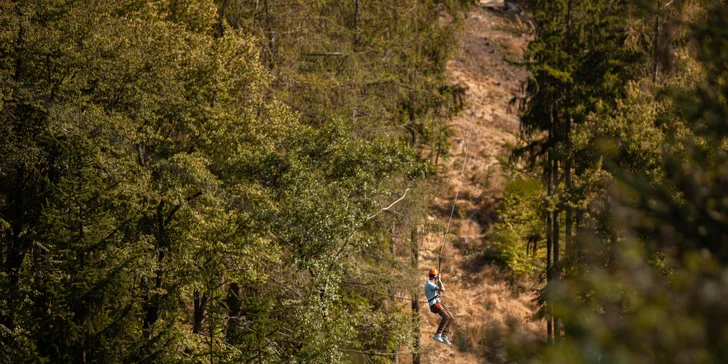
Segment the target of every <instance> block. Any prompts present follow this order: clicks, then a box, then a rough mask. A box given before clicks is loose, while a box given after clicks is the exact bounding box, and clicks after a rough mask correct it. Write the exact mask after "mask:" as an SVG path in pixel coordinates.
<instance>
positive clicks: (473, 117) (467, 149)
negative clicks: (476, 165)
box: [437, 109, 475, 275]
mask: <svg viewBox="0 0 728 364" xmlns="http://www.w3.org/2000/svg"><path fill="white" fill-rule="evenodd" d="M474 119H475V109H473V110H471V111H470V130H469V131H468V142H467V143H466V144H465V158H464V160H463V167H462V168H461V169H460V177H459V178H458V187H457V189H456V190H455V199H454V200H453V201H452V209H451V210H450V219H449V220H448V221H447V229H445V235H444V236H443V237H442V247H440V255H439V256H438V257H437V272H438V273H439V274H440V275H442V273H441V272H440V264H441V263H442V252H443V251H444V250H445V244H446V243H447V234H448V233H449V232H450V224H451V223H452V215H453V214H454V213H455V204H457V202H458V194H459V193H460V184H461V183H462V181H463V174H464V173H465V165H466V164H468V151H469V150H470V136H471V135H472V134H473V120H474Z"/></svg>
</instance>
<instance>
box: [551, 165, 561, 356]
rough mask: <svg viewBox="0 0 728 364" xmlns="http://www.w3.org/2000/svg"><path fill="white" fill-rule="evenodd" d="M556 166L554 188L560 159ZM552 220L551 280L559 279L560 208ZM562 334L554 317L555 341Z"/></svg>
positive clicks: (555, 211) (556, 210) (554, 169)
mask: <svg viewBox="0 0 728 364" xmlns="http://www.w3.org/2000/svg"><path fill="white" fill-rule="evenodd" d="M553 162H554V167H553V174H552V177H553V179H554V181H553V183H554V189H556V186H558V178H559V160H558V159H556V158H555V159H554V160H553ZM552 220H553V221H552V222H553V224H554V226H553V229H552V232H553V235H554V238H553V240H554V241H553V246H554V253H553V254H554V257H553V264H552V265H551V270H552V271H553V273H551V280H552V281H554V280H557V281H558V280H559V278H560V277H559V272H560V270H559V208H558V207H557V208H555V209H554V213H553V218H552ZM560 335H561V330H560V329H559V320H558V318H556V317H554V342H556V341H558V340H559V336H560Z"/></svg>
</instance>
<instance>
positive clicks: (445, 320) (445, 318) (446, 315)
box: [437, 302, 452, 335]
mask: <svg viewBox="0 0 728 364" xmlns="http://www.w3.org/2000/svg"><path fill="white" fill-rule="evenodd" d="M437 314H438V315H440V317H442V319H440V325H439V326H437V333H438V334H439V335H447V334H448V332H449V331H448V326H450V321H452V315H451V314H450V311H448V309H447V308H445V306H444V305H443V304H442V302H440V310H438V311H437Z"/></svg>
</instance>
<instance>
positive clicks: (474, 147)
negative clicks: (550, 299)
mask: <svg viewBox="0 0 728 364" xmlns="http://www.w3.org/2000/svg"><path fill="white" fill-rule="evenodd" d="M531 39H532V33H531V28H530V26H529V25H528V23H527V22H525V23H524V21H523V20H522V14H521V15H519V14H518V13H517V12H514V11H512V10H511V11H505V10H492V8H490V7H489V8H488V9H486V8H485V7H481V8H478V9H476V10H473V11H471V12H470V13H469V14H468V16H467V18H466V19H465V27H464V31H463V34H462V35H461V50H460V53H459V55H458V56H457V57H455V58H454V59H453V60H451V61H450V63H449V64H448V72H449V75H450V77H451V79H452V82H454V83H457V84H458V85H460V86H462V87H464V88H465V89H466V90H467V91H466V96H465V105H466V110H467V111H466V112H463V113H462V115H460V116H458V117H455V118H453V119H452V120H451V121H450V127H451V128H452V129H453V131H454V133H455V135H454V136H453V138H452V139H451V142H452V143H451V147H450V148H451V149H450V151H451V157H450V158H449V159H448V160H446V161H441V162H440V163H441V166H440V176H441V181H442V189H441V191H440V195H439V196H438V197H433V200H432V203H431V205H432V215H433V216H431V218H430V220H431V222H439V223H440V224H441V225H442V226H446V225H447V219H448V217H449V213H450V208H451V206H452V202H453V199H454V198H455V192H456V188H457V184H458V176H459V173H460V168H461V166H462V163H463V157H464V152H465V146H466V141H467V134H468V128H469V127H470V123H471V121H472V123H473V134H472V139H471V142H470V148H469V152H468V155H469V160H468V163H467V165H466V168H465V174H464V177H463V181H462V186H461V188H460V194H459V196H458V201H457V203H456V211H455V216H454V219H453V222H452V226H451V229H450V234H449V239H448V245H447V246H446V248H445V253H444V255H443V266H442V275H443V280H444V282H445V285H446V288H447V289H448V292H446V293H445V295H444V296H443V297H444V300H445V303H446V304H447V305H448V307H450V308H451V310H452V311H453V313H454V315H455V322H456V326H455V328H454V335H453V336H454V337H453V338H452V339H454V340H453V341H454V344H453V346H451V347H447V346H445V345H443V344H440V343H437V342H435V341H434V340H432V338H431V337H432V335H433V334H434V333H435V330H436V327H437V323H438V322H439V316H437V315H434V314H432V313H430V312H429V310H428V309H427V306H426V304H425V303H424V301H423V304H422V306H423V307H422V309H421V310H420V319H421V323H422V327H421V334H422V353H423V355H422V362H423V363H479V362H501V361H504V360H507V358H506V356H505V355H506V354H505V350H504V347H503V336H504V334H506V333H507V334H521V335H524V336H526V337H531V338H534V337H535V338H540V337H543V336H545V333H544V332H543V331H544V325H543V324H542V323H540V322H534V321H532V320H531V317H532V316H533V314H534V313H535V310H536V307H535V305H534V304H533V302H532V300H533V298H534V294H533V290H532V288H534V287H533V284H534V282H530V281H522V282H512V279H511V275H510V274H509V273H507V272H505V271H504V270H503V269H501V268H500V267H498V266H497V265H495V264H493V263H490V262H488V261H486V260H485V259H483V258H482V257H481V256H480V255H479V252H482V251H483V247H484V245H485V244H486V241H485V240H484V238H485V236H486V235H487V232H488V231H489V229H491V228H492V223H493V220H494V219H496V218H497V216H496V214H495V203H496V201H497V198H498V196H499V195H500V193H501V191H502V188H503V186H504V183H505V177H504V176H503V173H502V171H501V169H500V166H499V164H498V162H497V157H499V156H505V155H507V153H508V150H507V147H506V145H507V144H509V143H513V142H514V141H515V138H516V133H517V132H518V127H519V120H518V116H517V114H516V110H512V108H511V107H510V106H509V105H510V104H511V100H512V99H513V98H514V96H516V95H519V93H520V90H521V85H522V83H523V81H524V80H525V79H526V77H527V73H526V71H525V70H524V69H523V68H522V67H519V66H514V65H512V64H511V63H509V62H506V61H505V59H509V60H512V59H518V58H521V57H523V54H524V51H525V49H526V47H527V45H528V42H529V41H530V40H531ZM471 109H472V110H474V111H475V117H474V118H472V120H471V116H470V110H471ZM442 240H443V232H432V233H428V234H427V235H426V236H425V237H424V238H423V239H422V242H421V246H420V253H421V257H420V267H419V268H420V272H421V273H422V276H421V284H424V282H425V279H426V276H425V275H426V272H427V271H428V269H429V268H430V267H433V266H435V267H436V266H437V258H438V253H439V249H440V247H441V244H442ZM402 359H404V360H402ZM410 360H411V359H410ZM403 361H408V359H405V358H400V362H403Z"/></svg>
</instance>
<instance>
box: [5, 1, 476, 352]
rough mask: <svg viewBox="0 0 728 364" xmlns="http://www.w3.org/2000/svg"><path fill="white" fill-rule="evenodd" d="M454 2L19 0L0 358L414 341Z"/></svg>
mask: <svg viewBox="0 0 728 364" xmlns="http://www.w3.org/2000/svg"><path fill="white" fill-rule="evenodd" d="M258 5H263V6H264V7H263V8H261V7H259V6H258ZM354 5H356V6H359V5H361V7H358V8H356V9H355V8H353V7H352V6H354ZM460 6H461V5H460V4H458V3H456V2H448V3H443V2H432V1H405V2H401V3H397V4H394V5H393V4H390V3H388V2H367V3H366V4H364V3H363V2H348V3H346V4H344V3H334V2H326V1H314V2H293V3H292V4H283V3H282V2H277V1H272V0H271V1H263V2H262V3H261V2H246V1H239V2H228V1H221V2H219V3H215V2H214V1H206V0H200V1H156V2H147V1H137V0H122V1H115V2H100V3H93V4H90V3H87V2H72V1H63V0H53V1H25V2H2V3H1V4H0V111H1V112H0V155H2V156H3V157H2V158H1V159H0V293H2V294H0V362H63V363H65V362H108V363H121V362H175V363H179V362H190V363H197V362H209V361H214V362H229V363H239V362H248V361H259V362H286V363H290V362H301V363H310V362H340V361H345V360H346V358H347V357H348V356H347V354H346V349H349V348H359V349H363V350H370V349H375V350H377V351H383V350H384V351H386V350H394V349H396V348H398V347H399V345H408V344H410V342H411V340H412V337H411V335H412V316H411V312H410V310H409V309H408V308H407V306H403V305H401V304H398V303H396V302H397V301H396V300H395V299H394V298H393V297H395V296H396V295H401V294H406V293H409V292H410V291H411V289H412V287H413V286H414V285H415V282H413V281H412V280H411V279H407V278H406V277H407V276H408V275H409V274H411V271H410V270H411V268H410V266H409V263H407V264H403V263H402V261H409V260H410V259H411V258H410V255H411V253H412V252H411V251H409V250H407V251H405V252H402V251H401V249H400V250H399V251H398V250H397V248H398V247H399V246H402V245H405V244H403V243H402V241H401V239H399V238H397V241H395V235H396V234H399V233H400V232H401V231H405V232H407V234H409V232H410V231H411V229H412V228H413V227H415V226H417V225H418V224H419V218H420V217H421V216H419V214H420V211H422V206H423V202H422V201H424V197H423V193H422V189H423V188H424V187H426V186H425V185H424V182H425V181H426V179H427V178H428V177H429V176H431V175H432V167H431V166H430V164H428V163H426V162H423V161H422V160H420V158H419V157H418V151H417V149H418V148H433V149H436V148H442V145H441V144H442V138H443V137H446V136H447V130H446V129H445V128H443V126H442V123H439V122H438V121H439V120H440V118H442V117H446V116H448V115H450V114H451V113H453V112H456V111H457V110H458V107H460V106H461V105H460V104H459V99H458V95H459V93H461V92H462V90H458V89H457V88H453V87H451V86H448V85H447V84H446V83H445V79H444V65H445V62H446V61H447V58H448V57H449V56H450V55H451V54H452V52H453V51H454V49H455V48H454V47H455V43H454V42H453V39H454V34H455V33H454V32H455V30H456V29H457V26H458V21H457V18H456V17H455V18H453V21H452V22H449V23H448V25H441V23H440V22H439V21H438V19H439V17H440V16H449V15H447V14H450V16H451V15H453V14H457V10H458V9H460ZM355 12H356V16H355V17H354V18H352V16H351V15H352V14H354V13H355ZM312 19H313V21H312ZM301 39H305V41H301ZM318 53H321V54H324V53H326V55H323V56H322V55H317V54H318ZM338 53H341V55H339V54H338ZM421 143H426V145H423V144H421ZM438 143H439V144H438ZM405 191H408V192H409V195H407V196H406V197H407V199H402V201H400V202H399V203H398V206H397V207H395V208H392V209H390V210H389V211H388V212H389V213H388V214H378V213H377V211H379V210H380V209H381V208H383V207H385V206H387V205H389V204H390V203H392V201H395V200H397V199H399V198H401V197H402V194H403V193H405ZM413 196H415V197H413ZM409 199H412V200H411V201H410V200H409ZM400 206H406V207H405V208H404V209H402V210H400V209H399V208H400ZM395 226H396V229H395ZM384 227H386V228H387V229H390V228H391V232H390V233H383V229H384ZM405 246H406V245H405ZM403 258H405V259H403ZM372 288H374V289H372ZM372 308H375V309H376V310H375V311H374V312H373V311H372Z"/></svg>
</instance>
